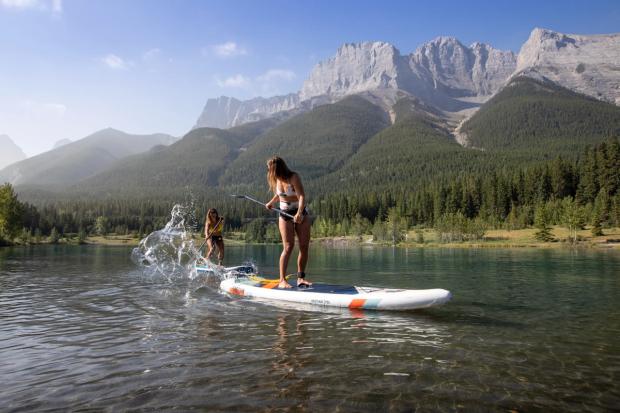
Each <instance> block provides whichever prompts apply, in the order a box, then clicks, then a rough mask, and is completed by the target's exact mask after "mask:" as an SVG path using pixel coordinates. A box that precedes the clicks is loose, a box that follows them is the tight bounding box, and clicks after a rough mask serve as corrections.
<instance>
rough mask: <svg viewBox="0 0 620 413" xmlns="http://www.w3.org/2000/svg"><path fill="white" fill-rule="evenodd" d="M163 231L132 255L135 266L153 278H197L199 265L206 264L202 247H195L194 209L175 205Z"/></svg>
mask: <svg viewBox="0 0 620 413" xmlns="http://www.w3.org/2000/svg"><path fill="white" fill-rule="evenodd" d="M170 215H171V216H170V220H169V221H168V222H167V223H166V225H165V226H164V228H162V229H160V230H156V231H153V232H151V233H150V234H149V235H147V236H146V237H144V238H143V239H142V240H141V241H140V244H139V245H138V247H136V248H134V249H133V251H132V253H131V258H132V260H133V262H134V263H135V264H136V265H138V266H140V267H142V269H143V272H144V273H145V274H148V275H150V276H163V277H164V278H166V279H168V280H173V279H176V278H187V277H189V278H190V279H193V278H195V277H196V274H197V273H196V268H195V267H196V265H195V264H196V262H198V261H204V259H203V258H202V254H201V252H200V249H201V247H197V246H196V245H195V244H194V239H193V236H192V235H193V232H194V229H195V227H196V219H195V216H194V208H193V206H192V205H191V204H190V205H179V204H177V205H175V206H174V207H173V208H172V211H171V213H170Z"/></svg>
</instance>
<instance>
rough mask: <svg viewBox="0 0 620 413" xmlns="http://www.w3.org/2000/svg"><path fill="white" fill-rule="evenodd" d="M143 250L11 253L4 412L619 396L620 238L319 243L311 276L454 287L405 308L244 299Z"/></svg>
mask: <svg viewBox="0 0 620 413" xmlns="http://www.w3.org/2000/svg"><path fill="white" fill-rule="evenodd" d="M130 252H131V251H130V249H129V248H125V247H95V246H83V247H76V246H37V247H31V248H14V249H7V248H4V249H0V327H1V329H0V378H1V381H2V386H1V387H0V411H2V412H12V411H52V410H60V411H66V410H106V411H124V410H163V411H167V410H173V409H176V410H178V411H188V410H205V411H206V410H208V411H342V412H349V411H350V412H360V411H395V412H402V411H411V410H413V409H420V410H423V411H442V410H443V411H454V410H464V411H480V410H483V411H507V410H517V411H532V410H536V411H576V412H583V411H610V410H614V409H619V408H620V254H619V253H618V252H613V251H581V250H580V251H569V250H562V251H555V250H554V251H551V250H485V249H483V250H446V249H441V250H431V249H399V248H396V249H392V248H346V249H333V248H327V247H319V246H313V248H312V250H311V254H312V256H311V265H310V268H309V271H308V274H309V275H308V278H309V279H311V280H312V281H322V282H330V283H343V284H352V283H355V284H357V285H369V286H386V287H396V288H431V287H441V288H446V289H449V290H450V291H452V293H453V294H454V299H453V301H452V302H450V303H449V304H447V305H445V306H443V307H440V308H434V309H428V310H424V311H416V312H405V313H397V312H392V313H389V312H368V311H366V312H351V311H348V310H346V311H345V310H332V311H330V310H322V309H319V308H312V307H303V308H295V307H291V306H287V307H274V306H271V305H267V304H263V303H259V302H255V301H250V300H248V299H238V298H230V297H227V296H225V295H222V294H220V293H219V292H218V290H217V285H218V282H217V281H216V280H215V279H204V278H202V279H195V280H189V279H187V278H183V277H179V278H178V279H176V281H168V280H164V279H162V278H152V277H148V276H146V275H144V274H143V273H142V271H141V270H140V269H139V268H137V267H136V266H135V265H134V264H133V263H132V262H131V261H130V258H129V256H130ZM279 252H280V249H279V247H277V246H273V247H272V246H247V247H245V246H239V247H233V246H230V247H228V249H227V257H226V264H227V265H234V264H240V263H243V262H244V261H248V260H252V261H253V262H255V263H256V264H257V265H258V267H259V268H260V269H261V270H263V271H266V272H268V273H269V272H271V273H273V272H274V271H275V263H276V260H277V256H278V255H279ZM290 268H291V270H293V266H292V265H291V267H290Z"/></svg>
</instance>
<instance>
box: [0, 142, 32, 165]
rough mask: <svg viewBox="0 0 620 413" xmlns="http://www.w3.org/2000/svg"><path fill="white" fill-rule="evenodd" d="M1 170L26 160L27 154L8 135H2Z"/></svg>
mask: <svg viewBox="0 0 620 413" xmlns="http://www.w3.org/2000/svg"><path fill="white" fill-rule="evenodd" d="M0 148H2V151H0V169H1V168H4V167H5V166H7V165H10V164H12V163H14V162H18V161H21V160H22V159H26V154H25V153H24V151H22V149H21V148H20V147H19V146H17V145H16V144H15V142H13V140H12V139H11V138H10V137H9V136H8V135H0Z"/></svg>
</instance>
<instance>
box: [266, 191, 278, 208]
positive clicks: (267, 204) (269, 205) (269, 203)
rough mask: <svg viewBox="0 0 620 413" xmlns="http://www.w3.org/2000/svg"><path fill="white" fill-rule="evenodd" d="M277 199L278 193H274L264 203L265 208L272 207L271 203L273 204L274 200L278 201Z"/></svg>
mask: <svg viewBox="0 0 620 413" xmlns="http://www.w3.org/2000/svg"><path fill="white" fill-rule="evenodd" d="M278 199H279V197H278V194H275V195H274V196H273V198H271V200H270V201H269V202H267V203H266V204H265V208H267V209H271V208H273V204H275V203H276V201H278Z"/></svg>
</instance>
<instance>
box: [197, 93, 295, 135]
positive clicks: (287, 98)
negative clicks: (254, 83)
mask: <svg viewBox="0 0 620 413" xmlns="http://www.w3.org/2000/svg"><path fill="white" fill-rule="evenodd" d="M299 106H300V105H299V95H298V94H297V93H291V94H288V95H284V96H273V97H270V98H262V97H257V98H254V99H250V100H245V101H241V100H238V99H235V98H231V97H227V96H221V97H219V98H217V99H209V100H207V103H206V105H205V107H204V109H203V111H202V114H201V115H200V117H199V118H198V120H197V121H196V125H194V128H193V129H195V128H201V127H212V128H222V129H225V128H230V127H233V126H237V125H241V124H243V123H247V122H253V121H257V120H261V119H264V118H267V117H269V116H271V115H274V114H276V113H279V112H283V111H289V110H294V109H296V108H298V107H299Z"/></svg>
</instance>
